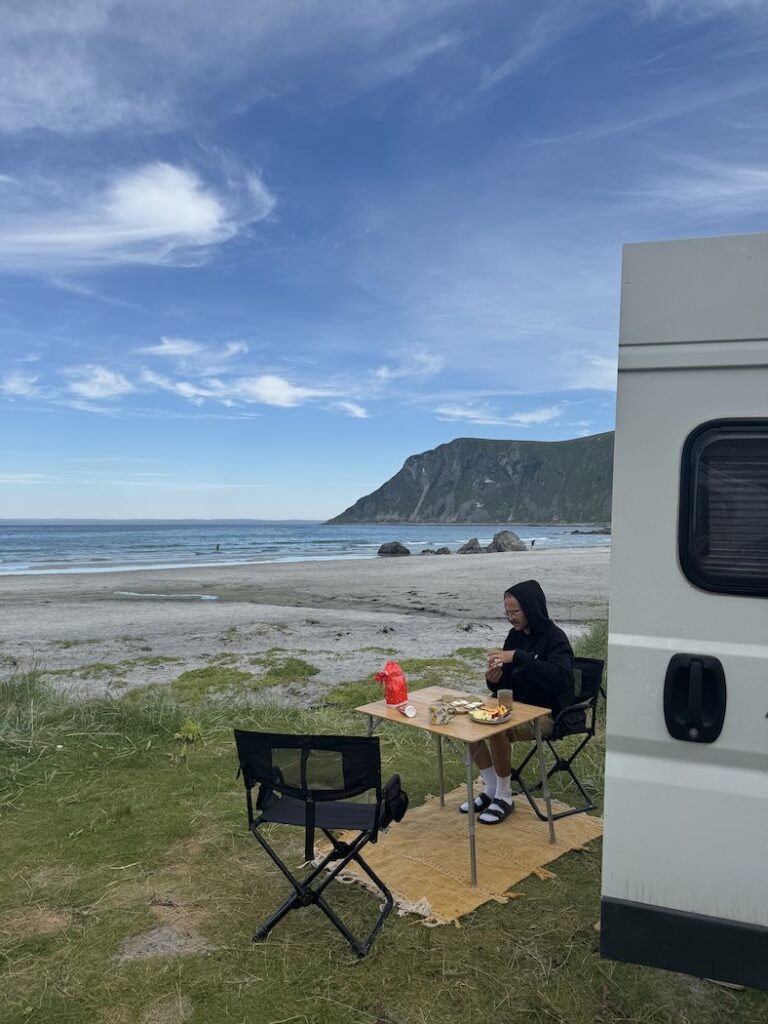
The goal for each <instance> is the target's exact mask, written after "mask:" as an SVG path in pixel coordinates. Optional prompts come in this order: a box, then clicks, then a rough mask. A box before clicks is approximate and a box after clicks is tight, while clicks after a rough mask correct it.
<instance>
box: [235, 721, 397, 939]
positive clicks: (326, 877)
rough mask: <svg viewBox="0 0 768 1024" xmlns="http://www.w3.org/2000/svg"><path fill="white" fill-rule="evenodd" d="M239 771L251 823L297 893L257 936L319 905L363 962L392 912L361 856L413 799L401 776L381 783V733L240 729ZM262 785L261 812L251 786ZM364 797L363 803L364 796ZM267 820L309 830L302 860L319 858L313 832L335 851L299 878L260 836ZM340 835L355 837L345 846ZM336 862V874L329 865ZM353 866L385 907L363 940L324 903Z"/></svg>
mask: <svg viewBox="0 0 768 1024" xmlns="http://www.w3.org/2000/svg"><path fill="white" fill-rule="evenodd" d="M235 741H236V743H237V752H238V757H239V759H240V771H241V772H242V775H243V781H244V782H245V791H246V799H247V803H248V826H249V828H250V830H251V832H252V833H253V835H254V836H255V838H256V839H257V840H258V841H259V843H260V844H261V846H262V847H263V848H264V849H265V850H266V852H267V853H268V854H269V856H270V857H271V859H272V860H273V861H274V863H275V864H276V865H277V866H278V868H279V869H280V870H281V871H282V873H283V874H284V875H285V877H286V878H287V879H288V881H289V882H290V883H291V885H292V887H293V893H292V894H291V895H290V896H289V897H288V898H287V899H286V900H285V901H284V902H283V903H282V904H281V905H280V906H279V907H278V908H277V910H276V911H275V912H274V914H272V916H271V917H270V918H268V919H267V920H266V921H265V922H264V924H262V925H261V927H260V928H259V929H258V931H257V932H256V933H255V934H254V936H253V941H254V942H258V941H259V940H260V939H263V938H265V936H266V935H267V934H268V933H269V932H270V931H271V929H272V928H273V927H274V926H275V925H276V924H277V923H278V921H280V920H282V918H284V917H285V915H286V914H287V913H288V911H289V910H295V909H298V908H299V907H307V906H310V905H312V904H315V905H317V906H318V907H320V909H321V910H322V911H323V912H324V913H325V914H327V916H328V917H329V918H330V920H331V921H332V922H333V923H334V925H335V926H336V927H337V928H338V930H339V931H340V932H341V934H342V935H343V936H344V938H345V939H346V940H347V942H349V944H350V945H351V946H352V948H353V949H354V950H355V952H356V953H357V955H358V956H359V957H363V956H365V954H366V953H367V952H368V950H369V949H370V948H371V945H372V944H373V940H374V939H375V938H376V935H377V934H378V932H379V930H380V929H381V926H382V925H383V923H384V919H385V918H386V916H387V915H388V914H389V912H390V911H391V909H392V903H393V901H392V894H391V892H390V891H389V889H388V888H387V887H386V885H385V884H384V883H383V882H382V880H381V879H380V878H379V877H378V875H377V874H376V873H375V872H374V871H373V870H372V869H371V868H370V867H369V866H368V865H367V864H366V863H365V861H364V860H363V858H362V857H361V856H360V851H361V850H362V849H363V847H364V846H365V845H366V843H369V842H370V843H375V842H376V840H377V838H378V835H379V830H380V829H385V828H387V827H388V826H389V825H390V824H391V822H393V821H400V820H401V818H402V817H403V815H404V814H405V811H406V808H407V807H408V797H407V795H406V793H405V792H404V791H403V790H402V789H401V787H400V776H399V775H393V776H392V778H391V779H390V780H389V782H388V783H387V784H386V785H385V786H382V784H381V759H380V754H379V739H378V737H376V736H362V737H361V736H285V735H281V734H279V733H267V732H245V731H243V730H240V729H235ZM256 785H258V787H259V788H258V793H257V796H256V811H257V814H254V806H253V795H252V790H253V787H254V786H256ZM361 797H367V800H365V801H363V800H361V799H357V800H356V799H355V798H361ZM267 823H279V824H283V825H296V826H299V827H301V828H303V829H304V834H305V843H304V859H305V861H312V860H313V859H314V856H315V851H314V835H315V829H320V831H321V832H322V833H323V835H324V836H325V837H326V839H328V841H329V842H330V844H331V849H330V850H329V852H328V853H327V854H326V855H325V856H324V857H323V858H322V860H321V861H320V863H319V864H317V866H316V867H314V868H313V869H312V870H311V872H310V873H309V874H308V875H307V876H306V877H305V878H304V879H303V880H302V879H299V878H297V877H296V876H295V875H294V874H293V873H292V872H291V871H290V870H289V868H288V867H287V866H286V864H285V863H284V861H282V860H281V859H280V857H278V855H277V853H276V852H275V851H274V849H273V848H272V847H271V846H270V845H269V843H268V842H267V840H266V839H265V838H264V835H263V834H262V832H261V831H260V829H261V826H262V825H265V824H267ZM335 830H343V831H346V832H356V833H357V835H356V836H355V837H354V838H353V839H351V840H350V841H348V842H342V841H341V839H339V838H338V837H337V836H336V835H334V831H335ZM335 860H337V861H338V864H336V865H335V866H334V867H333V868H332V869H331V870H329V871H326V868H327V867H328V865H329V864H330V863H331V862H332V861H335ZM350 861H354V862H355V863H356V864H357V865H358V866H359V867H360V868H361V869H362V870H363V871H364V872H365V874H366V875H367V876H368V877H369V878H370V879H371V881H372V882H373V883H374V885H375V886H376V888H377V889H379V891H380V892H381V894H382V895H383V896H384V905H383V907H382V908H381V910H380V913H379V916H378V917H377V918H376V922H375V924H374V926H373V929H372V930H371V932H370V934H369V935H368V936H367V937H365V938H356V937H355V936H354V935H353V934H352V932H351V931H350V930H349V929H348V928H347V926H346V925H345V924H344V922H343V921H341V920H340V918H339V917H338V916H337V915H336V914H335V913H334V911H333V910H332V909H331V907H329V905H328V903H327V902H326V900H325V899H324V898H323V895H322V893H323V891H324V890H325V888H326V887H327V886H328V885H329V884H330V883H331V882H332V881H333V880H334V879H335V878H336V877H337V875H339V874H340V872H342V871H343V870H344V868H345V867H346V866H347V864H349V862H350Z"/></svg>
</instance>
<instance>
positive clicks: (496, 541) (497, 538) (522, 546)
mask: <svg viewBox="0 0 768 1024" xmlns="http://www.w3.org/2000/svg"><path fill="white" fill-rule="evenodd" d="M527 548H528V545H527V544H526V543H525V541H524V540H520V538H519V537H518V536H517V534H516V533H512V531H511V530H501V531H500V532H499V533H495V534H494V535H493V540H492V541H491V543H490V544H489V545H488V547H487V548H486V549H485V550H486V551H526V550H527Z"/></svg>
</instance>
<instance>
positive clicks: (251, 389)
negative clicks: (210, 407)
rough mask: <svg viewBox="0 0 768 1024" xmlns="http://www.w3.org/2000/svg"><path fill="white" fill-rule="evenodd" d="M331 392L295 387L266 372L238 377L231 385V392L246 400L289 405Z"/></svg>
mask: <svg viewBox="0 0 768 1024" xmlns="http://www.w3.org/2000/svg"><path fill="white" fill-rule="evenodd" d="M332 393H333V392H331V391H329V390H326V389H325V388H304V387H297V386H296V385H294V384H291V383H290V382H289V381H287V380H285V379H284V378H282V377H277V376H275V375H274V374H271V373H266V374H262V375H261V376H260V377H240V378H239V379H238V380H236V381H235V382H234V384H233V387H232V394H233V396H235V397H237V398H242V399H243V400H244V401H246V402H262V403H263V404H264V405H279V406H284V407H286V408H287V407H290V406H294V405H301V404H302V403H303V402H305V401H306V400H307V399H309V398H319V397H323V396H328V395H330V394H332Z"/></svg>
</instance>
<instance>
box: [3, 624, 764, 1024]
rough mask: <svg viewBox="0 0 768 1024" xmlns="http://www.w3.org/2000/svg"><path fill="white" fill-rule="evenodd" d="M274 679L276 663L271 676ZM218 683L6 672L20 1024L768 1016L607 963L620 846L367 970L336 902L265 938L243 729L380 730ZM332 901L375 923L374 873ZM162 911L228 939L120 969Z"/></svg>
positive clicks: (404, 759) (377, 956)
mask: <svg viewBox="0 0 768 1024" xmlns="http://www.w3.org/2000/svg"><path fill="white" fill-rule="evenodd" d="M602 636H603V639H602V640H601V632H600V629H596V630H593V632H592V634H591V635H590V637H588V638H585V640H584V642H583V644H582V645H581V649H580V651H579V653H582V654H590V655H592V656H600V651H601V650H602V649H603V644H604V632H603V634H602ZM466 657H467V656H465V655H464V654H462V655H460V656H457V657H456V658H455V659H438V660H432V661H425V662H408V663H407V664H408V665H409V670H408V671H409V684H410V685H412V686H415V685H418V683H419V682H421V683H422V684H423V685H426V683H427V681H431V680H432V678H433V676H434V675H435V674H440V675H441V677H442V681H445V679H446V674H448V675H451V674H452V673H457V674H458V673H461V672H464V673H465V675H466V671H467V660H466ZM470 657H472V658H474V657H475V653H474V652H472V654H471V655H470ZM269 661H270V662H271V665H272V668H273V669H274V670H275V671H276V672H278V673H279V671H281V670H282V671H285V672H289V671H295V670H296V666H290V667H289V666H288V664H287V659H281V658H280V656H279V655H278V654H277V653H274V654H273V655H270V659H269ZM451 661H453V662H454V664H453V665H451V664H449V662H451ZM305 665H306V663H305ZM214 669H215V670H216V671H219V672H231V671H232V670H231V668H229V667H228V666H214ZM309 669H311V666H309ZM269 673H270V668H269V667H268V666H265V676H264V677H263V678H266V677H267V676H269ZM246 674H247V673H246ZM188 675H189V674H188V673H184V676H188ZM182 678H183V676H180V677H179V679H182ZM217 678H218V679H219V680H220V681H221V682H222V683H223V682H224V677H221V676H219V677H217ZM294 678H295V676H294ZM212 679H213V677H212V676H208V677H205V678H204V679H197V680H196V681H194V685H192V682H190V681H189V680H187V683H188V685H187V686H177V687H175V688H174V687H173V686H171V687H149V688H147V689H146V690H144V691H132V692H131V693H130V694H126V695H125V696H123V697H119V698H111V699H110V698H101V699H98V700H81V701H74V700H72V699H70V698H68V697H67V696H66V695H62V694H61V693H57V692H56V691H55V690H53V689H52V688H51V687H50V686H49V685H48V684H47V683H46V680H45V677H44V674H43V673H42V672H41V671H40V669H36V668H33V669H31V670H30V671H27V672H24V673H16V674H13V675H10V674H9V675H6V677H5V678H0V815H1V816H2V821H1V822H0V829H2V833H1V834H2V851H3V865H2V887H0V1019H1V1020H2V1021H3V1024H22V1022H29V1021H40V1022H42V1021H45V1022H46V1024H82V1022H89V1024H90V1022H98V1024H134V1022H136V1024H143V1022H152V1021H162V1022H164V1024H175V1022H181V1021H183V1020H188V1019H192V1020H193V1021H201V1022H204V1024H208V1022H211V1024H216V1022H219V1021H222V1022H223V1021H229V1020H232V1021H236V1022H241V1021H242V1022H244V1021H248V1022H251V1021H258V1022H259V1024H277V1022H289V1021H290V1022H295V1024H387V1022H388V1024H454V1022H455V1021H457V1020H462V1021H466V1022H468V1024H484V1022H486V1021H499V1022H507V1021H514V1022H522V1024H595V1022H596V1024H620V1022H621V1024H735V1022H738V1024H758V1022H761V1021H763V1022H764V1021H765V1020H766V1016H767V1015H768V996H766V995H764V994H761V993H757V992H753V991H747V992H737V991H731V990H728V989H723V988H720V987H717V986H714V985H711V984H708V983H706V982H703V981H700V980H697V979H693V978H688V977H685V976H682V975H674V974H669V973H666V972H663V971H654V970H649V969H646V968H641V967H634V966H629V965H623V964H616V963H612V962H610V961H603V960H601V959H600V957H599V954H598V950H597V942H598V940H597V935H596V934H595V932H594V930H593V924H594V922H595V921H596V920H597V917H598V912H599V875H600V850H599V844H592V846H591V847H590V848H589V849H587V850H585V851H582V852H576V853H572V854H570V855H568V856H566V857H564V858H561V859H560V860H558V861H557V862H556V863H555V864H554V865H552V867H553V868H554V870H555V871H556V877H555V878H554V879H552V880H550V881H548V882H541V881H539V880H537V879H535V878H530V879H527V880H526V881H525V882H524V883H523V884H522V885H521V886H520V891H521V892H522V897H521V898H520V899H517V900H515V901H514V902H513V903H510V904H508V905H506V906H501V905H497V904H493V905H491V904H488V905H485V906H483V907H481V908H480V910H478V911H477V912H476V913H474V914H472V915H470V916H468V917H467V918H465V919H463V920H462V922H461V928H452V927H444V928H435V929H428V928H424V927H422V926H421V925H420V924H419V923H418V922H417V921H416V920H415V919H414V918H413V917H403V918H399V917H397V916H396V915H392V916H390V918H389V919H388V921H387V923H386V925H385V927H384V931H383V932H382V934H381V935H380V936H379V938H378V940H377V942H376V944H375V945H374V947H373V950H372V952H371V953H370V954H369V956H368V957H367V958H366V959H365V960H364V961H360V962H358V961H357V960H356V958H355V957H354V956H353V955H352V953H351V951H349V950H348V947H347V946H346V945H345V944H344V942H343V940H342V938H341V936H340V935H339V934H338V933H337V932H336V931H335V930H334V929H333V928H332V927H331V925H330V923H329V922H328V921H327V919H326V918H325V917H324V916H323V915H322V914H321V913H320V912H319V911H317V910H316V909H314V908H308V909H307V910H306V911H302V912H300V913H294V914H293V915H291V917H290V918H289V919H287V920H286V921H285V922H283V923H282V924H280V925H278V926H277V928H276V929H275V930H274V932H273V933H272V936H271V937H270V939H269V940H268V941H267V942H264V943H260V944H258V945H253V944H252V943H251V941H250V935H251V933H252V931H253V929H254V926H255V925H256V924H257V923H258V922H259V921H260V920H261V919H262V918H263V917H264V916H265V915H266V914H267V913H268V912H269V911H270V910H271V909H272V908H273V907H274V906H275V905H276V903H277V902H279V900H280V899H282V898H283V894H284V892H285V889H286V884H285V882H284V880H283V879H282V878H281V876H279V875H278V873H277V871H276V869H275V868H274V867H273V866H272V865H271V864H270V863H269V862H268V860H267V859H266V858H265V856H264V854H263V853H262V852H261V851H260V850H259V848H258V846H257V844H256V843H254V842H253V840H252V839H251V837H250V836H249V835H248V833H247V826H246V816H245V801H244V795H243V790H242V785H241V783H240V782H238V781H237V780H236V779H235V769H236V761H235V756H234V745H233V742H232V734H231V730H232V727H233V726H239V727H244V728H255V729H259V728H268V729H271V730H275V731H286V732H309V731H312V732H348V733H357V734H359V733H360V731H361V722H360V720H359V716H357V715H355V714H354V713H352V712H350V710H349V707H350V703H349V700H351V699H353V697H352V694H353V690H352V689H345V688H337V690H336V691H334V694H331V695H329V700H328V703H327V704H326V705H324V706H321V707H318V708H315V709H313V710H308V711H299V710H295V709H290V708H283V707H278V706H269V705H263V706H262V705H259V706H254V705H252V704H249V703H247V702H245V701H242V702H241V699H240V694H241V693H242V690H241V689H240V686H241V685H243V686H244V687H245V688H246V690H247V687H248V686H249V685H251V682H250V680H245V681H243V680H239V681H234V684H233V685H232V686H231V688H230V689H229V690H224V691H217V690H216V689H215V687H213V686H211V685H207V684H209V683H211V681H212ZM177 682H178V680H177ZM229 682H230V683H233V680H232V678H231V677H229ZM353 685H358V686H360V687H363V686H370V685H371V684H370V683H369V682H368V681H361V682H360V683H359V684H353ZM374 686H375V687H376V691H375V693H374V695H375V696H378V695H379V693H380V687H379V685H378V684H374ZM222 693H224V694H225V698H224V699H222ZM192 698H193V699H192ZM341 698H344V699H341ZM355 699H356V698H355ZM381 743H382V758H383V761H384V772H385V773H386V772H388V771H392V770H397V771H399V772H400V773H401V775H402V776H403V779H404V780H405V784H406V786H407V789H408V791H409V793H410V796H411V800H412V803H413V804H415V805H418V804H419V803H421V802H422V801H423V799H424V796H425V795H426V793H427V792H429V791H430V790H431V789H432V788H433V775H434V765H433V761H432V752H433V746H432V743H431V742H430V738H429V737H428V736H427V735H426V734H423V733H421V732H419V731H418V730H412V729H397V728H390V729H383V730H382V732H381ZM591 746H597V744H592V745H591ZM599 761H600V758H599V756H596V763H597V767H596V769H595V771H596V773H597V775H596V778H597V782H598V784H599V782H600V770H601V769H600V764H599ZM446 774H447V776H448V778H449V781H450V782H451V783H452V784H458V783H459V782H460V781H461V778H462V774H463V769H462V767H461V765H460V763H459V760H458V758H457V757H453V756H448V757H446ZM288 831H289V830H283V832H282V833H275V839H276V840H277V842H278V845H279V847H280V849H281V852H282V853H283V854H284V855H286V856H287V857H288V858H289V860H290V859H292V861H293V863H295V864H298V863H299V862H300V861H301V859H302V842H301V837H300V836H299V835H296V836H290V837H289V836H288V835H286V833H287V832H288ZM297 832H298V830H297ZM328 896H329V899H330V898H331V890H329V891H328ZM332 901H333V905H334V906H335V907H336V909H337V910H338V911H339V913H341V914H342V915H344V916H346V918H347V919H349V920H350V922H352V923H353V925H354V926H355V927H358V928H360V929H362V928H363V927H364V926H365V923H366V922H368V921H370V920H371V919H372V916H373V914H374V913H375V907H374V906H373V905H372V900H371V897H370V895H369V894H367V893H366V892H364V891H363V890H361V889H360V888H358V887H357V886H338V887H336V891H335V893H334V895H333V898H332ZM161 924H172V925H174V926H175V927H176V928H177V929H179V930H181V931H184V930H186V931H194V932H196V933H198V934H200V935H202V936H204V938H205V940H206V942H207V943H208V944H209V945H210V946H211V947H214V948H213V949H212V951H211V952H210V953H209V954H208V955H205V956H200V955H197V956H180V957H154V958H151V959H146V960H136V961H132V962H129V963H126V964H123V965H118V964H117V963H116V961H115V959H114V957H115V954H116V953H117V951H118V950H119V949H120V946H121V944H122V943H123V942H124V941H125V940H126V939H127V938H130V937H133V936H136V935H140V934H142V933H146V932H148V931H150V930H152V929H154V928H157V927H158V926H159V925H161Z"/></svg>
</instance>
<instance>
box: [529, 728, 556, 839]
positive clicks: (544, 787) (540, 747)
mask: <svg viewBox="0 0 768 1024" xmlns="http://www.w3.org/2000/svg"><path fill="white" fill-rule="evenodd" d="M533 728H534V732H535V734H536V749H537V751H538V753H539V774H540V775H541V791H542V794H543V796H544V804H545V805H546V808H547V821H548V822H549V841H550V843H554V842H555V841H556V840H555V822H554V819H553V817H552V798H551V796H550V795H549V777H548V775H547V764H546V761H545V760H544V740H543V739H542V738H541V725H540V724H539V720H538V718H537V719H536V720H535V721H534V723H533Z"/></svg>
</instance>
